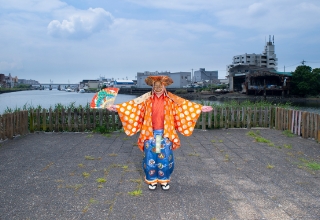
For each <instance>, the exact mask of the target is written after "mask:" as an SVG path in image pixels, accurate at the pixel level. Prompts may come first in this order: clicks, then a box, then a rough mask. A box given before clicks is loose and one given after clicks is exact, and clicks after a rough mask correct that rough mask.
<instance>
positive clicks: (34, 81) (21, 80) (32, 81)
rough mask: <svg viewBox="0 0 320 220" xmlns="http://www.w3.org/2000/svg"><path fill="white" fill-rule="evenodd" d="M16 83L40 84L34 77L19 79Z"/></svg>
mask: <svg viewBox="0 0 320 220" xmlns="http://www.w3.org/2000/svg"><path fill="white" fill-rule="evenodd" d="M18 83H19V84H25V85H40V83H39V82H38V81H36V80H34V79H19V80H18Z"/></svg>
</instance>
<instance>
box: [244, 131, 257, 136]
mask: <svg viewBox="0 0 320 220" xmlns="http://www.w3.org/2000/svg"><path fill="white" fill-rule="evenodd" d="M246 135H248V136H250V137H253V138H255V137H258V136H259V135H258V134H256V133H255V132H254V131H248V132H247V133H246Z"/></svg>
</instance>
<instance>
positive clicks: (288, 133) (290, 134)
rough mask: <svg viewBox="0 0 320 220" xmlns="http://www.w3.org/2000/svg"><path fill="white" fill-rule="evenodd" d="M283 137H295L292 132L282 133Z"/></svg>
mask: <svg viewBox="0 0 320 220" xmlns="http://www.w3.org/2000/svg"><path fill="white" fill-rule="evenodd" d="M282 134H283V135H285V136H287V137H294V136H295V135H294V134H292V133H291V131H290V130H284V131H283V132H282Z"/></svg>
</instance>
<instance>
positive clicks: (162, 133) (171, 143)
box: [109, 75, 212, 190]
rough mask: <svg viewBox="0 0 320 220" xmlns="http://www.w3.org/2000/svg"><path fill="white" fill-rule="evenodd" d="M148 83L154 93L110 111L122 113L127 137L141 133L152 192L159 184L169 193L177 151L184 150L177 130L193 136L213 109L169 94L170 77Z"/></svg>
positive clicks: (154, 79)
mask: <svg viewBox="0 0 320 220" xmlns="http://www.w3.org/2000/svg"><path fill="white" fill-rule="evenodd" d="M145 81H146V83H147V85H149V86H152V91H150V92H148V93H145V94H144V95H142V96H140V97H138V98H136V99H134V100H131V101H128V102H125V103H122V104H118V105H113V106H111V107H110V108H109V110H113V111H117V112H118V114H119V118H120V120H121V122H122V125H123V129H124V131H125V133H126V134H127V135H129V136H132V135H134V134H136V133H137V132H139V131H140V136H139V139H138V147H139V149H140V150H141V151H142V152H143V161H142V167H143V170H144V172H145V182H146V183H147V184H149V189H150V190H155V189H156V188H157V185H158V183H159V184H160V185H161V188H162V189H163V190H169V188H170V185H169V182H170V176H171V174H172V172H173V169H174V156H173V151H174V150H176V149H178V148H179V147H180V140H179V137H178V134H177V131H178V132H180V133H181V134H182V135H184V136H190V135H191V134H192V132H193V129H194V126H195V124H196V122H197V119H198V117H199V116H200V113H201V112H202V111H203V112H208V111H211V110H212V107H211V106H202V105H200V104H198V103H194V102H191V101H189V100H186V99H183V98H181V97H179V96H176V95H174V94H172V93H170V92H167V91H166V89H165V86H168V85H170V84H172V83H173V81H172V79H171V78H170V77H168V76H159V75H157V76H148V77H147V78H146V79H145Z"/></svg>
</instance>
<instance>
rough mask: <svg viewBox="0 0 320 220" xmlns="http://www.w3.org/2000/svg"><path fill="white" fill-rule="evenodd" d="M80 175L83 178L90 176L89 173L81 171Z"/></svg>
mask: <svg viewBox="0 0 320 220" xmlns="http://www.w3.org/2000/svg"><path fill="white" fill-rule="evenodd" d="M82 176H83V177H84V178H88V177H89V176H90V173H87V172H83V173H82Z"/></svg>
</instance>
